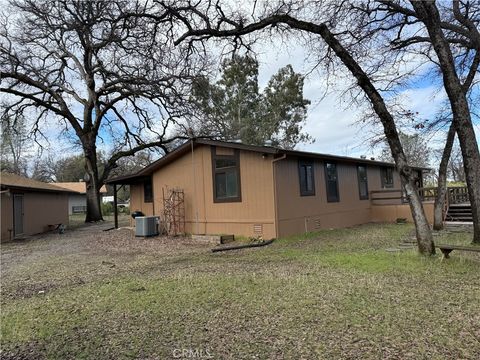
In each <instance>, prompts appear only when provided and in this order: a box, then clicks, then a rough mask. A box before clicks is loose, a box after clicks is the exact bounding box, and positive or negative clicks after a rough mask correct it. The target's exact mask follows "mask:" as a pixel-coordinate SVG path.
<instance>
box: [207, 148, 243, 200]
mask: <svg viewBox="0 0 480 360" xmlns="http://www.w3.org/2000/svg"><path fill="white" fill-rule="evenodd" d="M212 171H213V174H212V175H213V176H212V177H213V201H214V202H236V201H242V196H241V190H240V153H239V151H238V150H235V152H234V154H233V155H217V154H216V150H215V147H212Z"/></svg>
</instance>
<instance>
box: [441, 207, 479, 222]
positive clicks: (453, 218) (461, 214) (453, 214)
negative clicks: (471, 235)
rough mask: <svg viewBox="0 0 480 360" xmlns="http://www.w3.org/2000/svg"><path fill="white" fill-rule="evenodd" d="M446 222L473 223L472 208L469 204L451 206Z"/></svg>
mask: <svg viewBox="0 0 480 360" xmlns="http://www.w3.org/2000/svg"><path fill="white" fill-rule="evenodd" d="M445 221H448V222H467V223H468V222H471V221H473V218H472V206H471V205H470V204H468V203H462V204H450V206H449V207H448V210H447V214H446V216H445Z"/></svg>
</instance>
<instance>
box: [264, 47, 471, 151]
mask: <svg viewBox="0 0 480 360" xmlns="http://www.w3.org/2000/svg"><path fill="white" fill-rule="evenodd" d="M262 49H264V50H263V52H262V51H261V52H260V53H259V56H258V60H259V63H260V67H259V83H260V86H261V87H263V86H265V85H266V83H267V82H268V80H269V79H270V77H271V76H272V75H273V74H274V73H275V72H276V71H278V69H280V68H281V67H283V66H285V65H287V64H291V65H292V66H293V68H294V70H295V71H296V72H300V73H303V74H308V75H307V77H306V79H305V84H304V97H305V98H307V99H309V100H311V102H312V104H311V105H310V107H309V110H308V116H307V121H306V125H305V127H304V130H305V132H307V133H308V134H310V135H311V136H312V137H313V138H314V139H315V142H314V143H312V144H299V145H298V146H297V148H298V149H300V150H307V151H314V152H320V153H330V154H338V155H345V156H353V157H359V156H361V155H366V156H368V157H370V156H378V155H379V153H380V147H379V146H377V147H375V148H372V146H371V144H370V142H369V138H370V137H371V136H372V132H371V131H375V132H378V131H382V129H381V127H380V128H379V125H377V126H376V127H373V126H361V125H358V124H357V122H356V120H358V118H359V116H361V113H360V111H359V109H357V108H355V106H351V104H350V103H349V101H348V98H346V97H342V96H341V91H342V90H344V89H346V87H347V86H348V84H347V82H345V83H342V80H341V79H340V80H339V82H337V83H336V86H335V90H337V91H334V92H333V91H329V92H328V93H327V95H326V96H324V95H325V81H324V80H323V79H322V78H323V75H322V74H321V73H319V72H318V71H313V72H312V71H311V69H312V64H308V63H306V62H305V60H304V59H305V58H306V57H307V54H306V53H305V51H304V49H303V48H302V47H301V46H299V45H296V44H289V45H288V46H287V47H284V46H283V47H282V46H280V47H277V46H275V44H272V46H270V47H262ZM343 71H347V70H346V69H343ZM347 75H348V74H347ZM439 80H441V79H439ZM332 90H333V89H332ZM400 95H401V99H402V103H403V104H404V105H405V106H407V107H408V108H409V109H410V110H411V111H413V112H415V113H418V115H417V116H418V118H422V119H425V118H430V119H431V118H432V117H434V115H435V113H436V112H437V110H438V108H439V107H440V105H441V103H442V102H443V101H445V100H446V99H447V95H446V93H445V92H444V91H443V90H442V91H438V86H436V85H435V84H431V83H429V82H426V81H423V80H420V81H417V83H416V84H415V86H414V87H412V88H410V89H406V90H403V91H402V92H401V94H400ZM474 127H475V131H476V135H477V141H479V143H480V124H479V123H478V122H477V123H476V124H475V126H474ZM406 131H411V132H413V131H414V129H413V128H412V129H410V130H409V129H408V128H407V129H406ZM445 136H446V133H444V132H438V133H435V134H433V135H430V137H431V139H430V140H431V141H430V144H431V145H432V146H433V147H441V146H442V144H443V139H444V137H445Z"/></svg>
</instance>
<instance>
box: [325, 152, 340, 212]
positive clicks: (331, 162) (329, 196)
mask: <svg viewBox="0 0 480 360" xmlns="http://www.w3.org/2000/svg"><path fill="white" fill-rule="evenodd" d="M328 164H330V165H335V176H336V181H335V185H336V189H337V196H336V197H332V196H331V195H330V194H329V193H328V182H329V180H328V169H327V165H328ZM323 168H324V170H325V191H326V194H327V202H329V203H331V202H340V188H339V185H338V182H339V177H338V164H337V163H336V162H334V161H325V162H324V165H323Z"/></svg>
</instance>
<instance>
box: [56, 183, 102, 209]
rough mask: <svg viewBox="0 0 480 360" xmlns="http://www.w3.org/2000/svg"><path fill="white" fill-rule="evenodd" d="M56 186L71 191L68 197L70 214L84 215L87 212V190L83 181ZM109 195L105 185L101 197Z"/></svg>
mask: <svg viewBox="0 0 480 360" xmlns="http://www.w3.org/2000/svg"><path fill="white" fill-rule="evenodd" d="M52 184H53V185H55V186H58V187H61V188H64V189H67V190H70V195H69V196H68V214H69V215H72V214H80V213H81V214H84V213H86V212H87V188H86V184H85V182H83V181H78V182H56V183H52ZM106 193H107V187H106V186H105V185H103V186H102V187H101V188H100V195H105V194H106Z"/></svg>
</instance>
